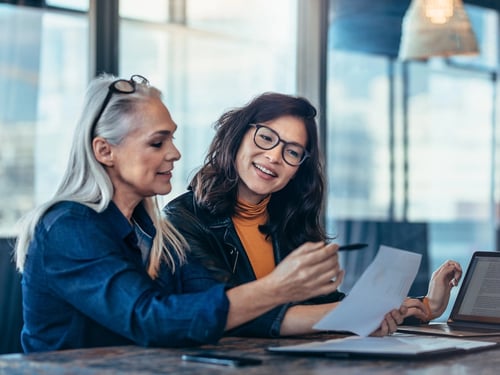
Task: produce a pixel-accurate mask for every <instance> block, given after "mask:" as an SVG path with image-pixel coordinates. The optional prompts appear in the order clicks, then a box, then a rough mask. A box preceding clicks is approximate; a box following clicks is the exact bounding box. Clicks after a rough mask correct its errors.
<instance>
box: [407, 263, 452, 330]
mask: <svg viewBox="0 0 500 375" xmlns="http://www.w3.org/2000/svg"><path fill="white" fill-rule="evenodd" d="M461 277H462V267H461V266H460V264H459V263H457V262H455V261H453V260H448V261H446V262H444V263H443V264H442V265H441V266H440V267H439V268H438V269H437V270H436V271H434V273H433V274H432V277H431V280H430V282H429V289H428V291H427V295H426V296H425V299H424V302H422V301H420V300H418V299H416V298H408V299H406V300H405V301H404V305H405V306H406V307H407V308H408V313H407V315H406V316H414V317H416V318H418V319H420V320H422V321H424V322H428V321H429V320H432V319H436V318H437V317H439V316H441V315H442V314H443V312H444V311H445V310H446V306H448V302H449V300H450V293H451V289H452V288H453V287H455V286H457V285H458V281H459V280H460V278H461Z"/></svg>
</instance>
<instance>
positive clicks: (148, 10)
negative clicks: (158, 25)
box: [120, 0, 170, 22]
mask: <svg viewBox="0 0 500 375" xmlns="http://www.w3.org/2000/svg"><path fill="white" fill-rule="evenodd" d="M169 2H170V1H169V0H147V2H144V1H137V0H120V16H121V17H124V18H130V19H136V20H143V21H151V22H167V21H168V19H169V9H168V4H169Z"/></svg>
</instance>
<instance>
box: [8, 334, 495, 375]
mask: <svg viewBox="0 0 500 375" xmlns="http://www.w3.org/2000/svg"><path fill="white" fill-rule="evenodd" d="M331 337H332V336H331V335H330V336H327V335H314V336H308V337H301V338H295V339H290V338H286V339H285V338H282V339H254V338H231V337H228V338H223V339H222V340H221V341H220V342H219V343H218V344H217V345H207V346H203V347H201V348H189V349H160V348H142V347H138V346H124V347H110V348H93V349H80V350H65V351H57V352H46V353H34V354H29V355H23V354H7V355H2V356H0V374H9V375H16V374H37V375H45V374H47V375H49V374H50V375H58V374H72V375H83V374H85V375H87V374H99V375H108V374H144V375H149V374H151V375H152V374H186V375H200V374H242V375H243V374H272V375H293V374H299V375H302V374H314V375H323V374H324V375H327V374H328V375H332V374H334V375H339V374H356V375H357V374H370V375H376V374H411V375H420V374H425V375H442V374H457V375H464V374H482V375H488V374H495V375H497V374H499V373H500V349H493V350H487V351H483V352H477V353H470V354H467V355H463V356H447V357H445V358H442V359H432V360H413V361H407V360H369V359H356V360H354V359H333V358H321V357H309V356H287V355H280V354H271V353H268V352H266V348H267V347H268V346H275V345H290V344H298V343H301V342H304V341H305V340H308V341H310V340H317V339H320V340H326V339H329V338H331ZM490 340H493V341H497V340H500V337H497V338H490ZM204 350H211V351H217V352H224V353H226V354H236V355H244V356H252V357H257V358H260V359H262V361H263V362H262V364H261V365H257V366H249V367H228V366H219V365H209V364H201V363H194V362H185V361H182V360H181V355H182V354H184V353H196V352H199V351H204Z"/></svg>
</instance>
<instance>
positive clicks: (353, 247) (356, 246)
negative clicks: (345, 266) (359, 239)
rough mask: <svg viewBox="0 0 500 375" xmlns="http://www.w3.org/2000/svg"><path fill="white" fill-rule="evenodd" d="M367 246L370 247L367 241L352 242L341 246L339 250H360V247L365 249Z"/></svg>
mask: <svg viewBox="0 0 500 375" xmlns="http://www.w3.org/2000/svg"><path fill="white" fill-rule="evenodd" d="M365 247H368V244H367V243H351V244H349V245H342V246H339V251H346V250H360V249H364V248H365Z"/></svg>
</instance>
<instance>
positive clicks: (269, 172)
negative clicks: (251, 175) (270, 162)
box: [253, 163, 278, 177]
mask: <svg viewBox="0 0 500 375" xmlns="http://www.w3.org/2000/svg"><path fill="white" fill-rule="evenodd" d="M253 166H254V167H255V168H257V169H258V170H259V171H261V172H262V173H265V174H267V175H268V176H271V177H278V175H277V174H276V173H275V172H274V171H272V170H270V169H267V168H265V167H263V166H262V165H260V164H256V163H253Z"/></svg>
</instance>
